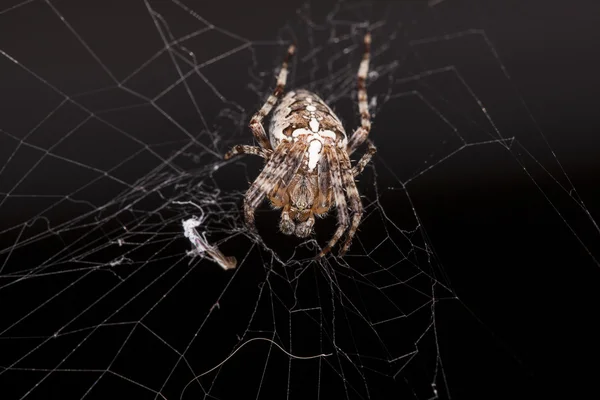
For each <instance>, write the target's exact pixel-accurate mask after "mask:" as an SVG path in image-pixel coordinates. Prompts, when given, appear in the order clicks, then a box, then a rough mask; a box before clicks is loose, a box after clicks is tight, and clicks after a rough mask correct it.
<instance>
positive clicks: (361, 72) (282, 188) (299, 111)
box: [225, 33, 376, 256]
mask: <svg viewBox="0 0 600 400" xmlns="http://www.w3.org/2000/svg"><path fill="white" fill-rule="evenodd" d="M364 43H365V52H364V55H363V59H362V62H361V64H360V67H359V69H358V108H359V112H360V116H361V126H360V127H359V128H358V129H356V131H355V132H354V133H353V134H352V136H351V137H350V139H348V137H347V135H346V131H345V130H344V127H343V125H342V123H341V121H340V119H339V118H338V117H337V116H336V115H335V113H334V112H333V111H332V110H331V108H330V107H329V106H328V105H327V104H325V102H324V101H323V100H322V99H321V98H320V97H319V96H317V95H316V94H314V93H312V92H309V91H308V90H303V89H300V90H294V91H290V92H288V93H287V94H286V95H285V96H284V97H283V98H282V99H281V102H280V103H279V105H278V106H277V107H276V108H275V111H274V112H273V117H272V118H271V123H270V125H269V136H270V141H269V140H268V139H267V135H266V133H265V129H264V127H263V125H262V121H263V119H264V118H265V117H266V116H267V115H268V114H269V112H270V111H271V109H272V108H273V107H274V106H275V104H276V103H277V101H278V100H279V98H280V97H281V95H282V94H283V89H284V87H285V83H286V79H287V71H288V70H287V68H288V62H289V59H290V57H291V56H292V55H293V54H294V46H290V47H289V49H288V54H287V56H286V58H285V60H284V62H283V65H282V68H281V71H280V73H279V77H278V79H277V87H276V88H275V91H274V92H273V94H271V95H270V96H269V98H268V99H267V102H266V103H265V104H264V105H263V106H262V108H261V109H260V110H259V111H258V112H257V113H256V114H255V115H254V116H253V117H252V119H251V120H250V129H251V130H252V133H253V134H254V137H255V138H256V140H257V141H258V143H259V144H260V147H256V146H245V145H238V146H235V147H234V148H233V149H232V150H231V151H230V152H228V153H227V154H225V159H229V158H231V157H233V156H234V155H236V154H254V155H258V156H261V157H263V158H264V159H265V160H267V163H266V165H265V167H264V169H263V170H262V172H261V173H260V175H259V176H258V177H257V178H256V180H255V181H254V182H253V183H252V185H251V186H250V189H248V191H247V192H246V196H245V199H244V214H245V218H246V223H247V225H248V226H249V227H250V228H251V229H255V228H254V211H255V210H256V208H257V207H258V206H259V205H260V203H261V202H262V200H263V199H264V198H265V196H267V197H268V198H269V200H270V201H271V203H272V204H273V206H274V207H275V208H281V209H283V210H282V212H281V221H280V224H279V227H280V229H281V232H283V233H284V234H287V235H291V234H295V235H296V236H298V237H307V236H308V235H310V233H311V232H312V229H313V226H314V224H315V217H318V216H323V215H324V214H326V213H327V211H329V209H330V207H331V206H332V205H335V207H336V210H337V215H338V227H337V230H336V232H335V234H334V235H333V237H332V238H331V240H330V241H329V243H328V244H327V246H326V247H325V248H323V250H322V251H321V253H320V254H319V256H323V255H325V254H326V253H327V252H329V250H331V248H332V247H333V246H334V245H335V244H336V243H337V241H338V240H339V239H340V238H341V237H342V235H343V234H344V232H345V231H346V230H347V229H349V230H348V236H347V239H346V242H345V243H344V246H343V247H342V250H341V254H344V253H345V252H346V251H347V250H348V247H349V246H350V244H351V242H352V238H353V236H354V234H355V233H356V229H357V228H358V225H359V224H360V220H361V218H362V213H363V208H362V203H361V201H360V195H359V193H358V190H357V189H356V185H355V183H354V177H355V176H357V175H358V174H360V172H361V171H362V170H363V169H364V167H365V165H367V163H368V162H369V161H370V159H371V157H372V156H373V154H375V151H376V149H375V146H374V145H373V143H371V141H369V140H367V136H368V134H369V131H370V130H371V121H370V116H369V110H368V105H367V104H368V103H367V91H366V86H365V80H366V77H367V73H368V71H369V50H370V44H371V36H370V34H368V33H367V34H366V35H365V38H364ZM365 141H367V144H368V150H367V152H366V153H365V154H364V155H363V157H362V158H361V159H360V161H359V162H358V163H357V164H356V165H355V166H354V167H352V164H351V163H350V157H349V156H350V154H352V153H353V152H354V151H355V150H356V149H357V148H358V147H359V146H360V145H361V144H363V143H364V142H365ZM348 211H350V214H349V213H348Z"/></svg>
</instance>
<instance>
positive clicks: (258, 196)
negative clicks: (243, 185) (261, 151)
mask: <svg viewBox="0 0 600 400" xmlns="http://www.w3.org/2000/svg"><path fill="white" fill-rule="evenodd" d="M307 147H308V145H307V144H306V143H305V142H303V141H298V142H296V143H290V142H282V143H281V144H280V145H279V146H278V147H277V149H276V150H275V153H273V156H272V157H271V159H270V160H269V162H268V163H267V165H266V166H265V168H264V169H263V170H262V172H261V173H260V174H259V175H258V178H256V180H255V181H254V183H252V185H251V186H250V189H248V191H247V192H246V197H245V198H244V214H245V218H246V224H247V225H248V227H249V228H250V229H251V230H254V229H255V228H254V211H255V210H256V208H257V207H258V206H259V205H260V203H261V201H262V200H263V199H264V197H265V196H266V195H268V194H270V193H272V191H273V189H274V188H275V186H277V184H278V183H279V182H280V181H282V182H283V184H284V185H285V184H287V182H288V181H289V179H290V178H291V177H292V176H293V175H294V174H295V173H296V171H297V170H298V168H299V167H300V164H301V163H302V158H303V156H304V152H305V150H306V148H307Z"/></svg>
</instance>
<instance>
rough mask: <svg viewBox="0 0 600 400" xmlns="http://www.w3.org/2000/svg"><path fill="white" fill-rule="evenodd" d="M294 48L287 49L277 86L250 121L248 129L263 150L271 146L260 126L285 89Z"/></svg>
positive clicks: (263, 129)
mask: <svg viewBox="0 0 600 400" xmlns="http://www.w3.org/2000/svg"><path fill="white" fill-rule="evenodd" d="M294 51H295V47H294V45H290V47H288V51H287V54H286V56H285V58H284V59H283V63H282V64H281V71H279V76H278V77H277V86H276V87H275V90H274V91H273V93H272V94H271V95H270V96H269V98H268V99H267V101H266V102H265V104H263V106H262V107H261V108H260V110H258V112H257V113H256V114H254V116H253V117H252V119H251V120H250V129H251V130H252V133H253V134H254V138H255V139H256V140H257V141H258V143H259V144H260V147H262V148H263V149H271V144H270V143H269V138H268V137H267V134H266V132H265V128H264V127H263V125H262V121H263V119H264V118H265V117H266V116H267V115H269V113H270V112H271V109H273V106H275V104H276V103H277V100H278V99H279V98H280V97H281V94H282V93H283V89H284V88H285V83H286V82H287V75H288V63H289V61H290V59H291V57H292V56H293V55H294Z"/></svg>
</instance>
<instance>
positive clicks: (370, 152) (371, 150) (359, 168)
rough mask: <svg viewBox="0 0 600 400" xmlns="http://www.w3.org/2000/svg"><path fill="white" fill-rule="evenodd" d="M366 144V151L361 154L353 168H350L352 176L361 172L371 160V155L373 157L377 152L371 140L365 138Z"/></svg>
mask: <svg viewBox="0 0 600 400" xmlns="http://www.w3.org/2000/svg"><path fill="white" fill-rule="evenodd" d="M367 145H368V146H369V148H368V149H367V152H366V153H365V154H363V156H362V157H361V159H360V160H358V162H357V163H356V165H355V166H354V168H352V176H358V175H359V174H360V173H361V172H363V169H365V167H366V165H367V164H368V163H369V161H371V157H373V155H374V154H375V153H377V147H375V145H374V144H373V142H371V141H370V140H367Z"/></svg>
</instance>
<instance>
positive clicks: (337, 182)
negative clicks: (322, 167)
mask: <svg viewBox="0 0 600 400" xmlns="http://www.w3.org/2000/svg"><path fill="white" fill-rule="evenodd" d="M325 155H326V156H327V161H326V162H327V164H328V165H329V170H330V179H331V186H332V190H333V198H334V201H335V205H336V209H337V218H338V227H337V229H336V231H335V233H334V234H333V237H332V238H331V239H330V240H329V243H327V246H325V248H323V250H321V252H320V253H319V255H318V256H317V258H320V257H323V256H324V255H325V254H327V253H329V251H330V250H331V248H332V247H333V246H335V244H336V243H337V242H338V240H340V238H341V237H342V235H343V234H344V231H345V230H346V228H347V227H348V206H347V204H346V197H345V196H344V188H343V186H342V176H341V174H340V162H339V160H338V156H337V151H336V150H335V148H332V147H326V148H325Z"/></svg>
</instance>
